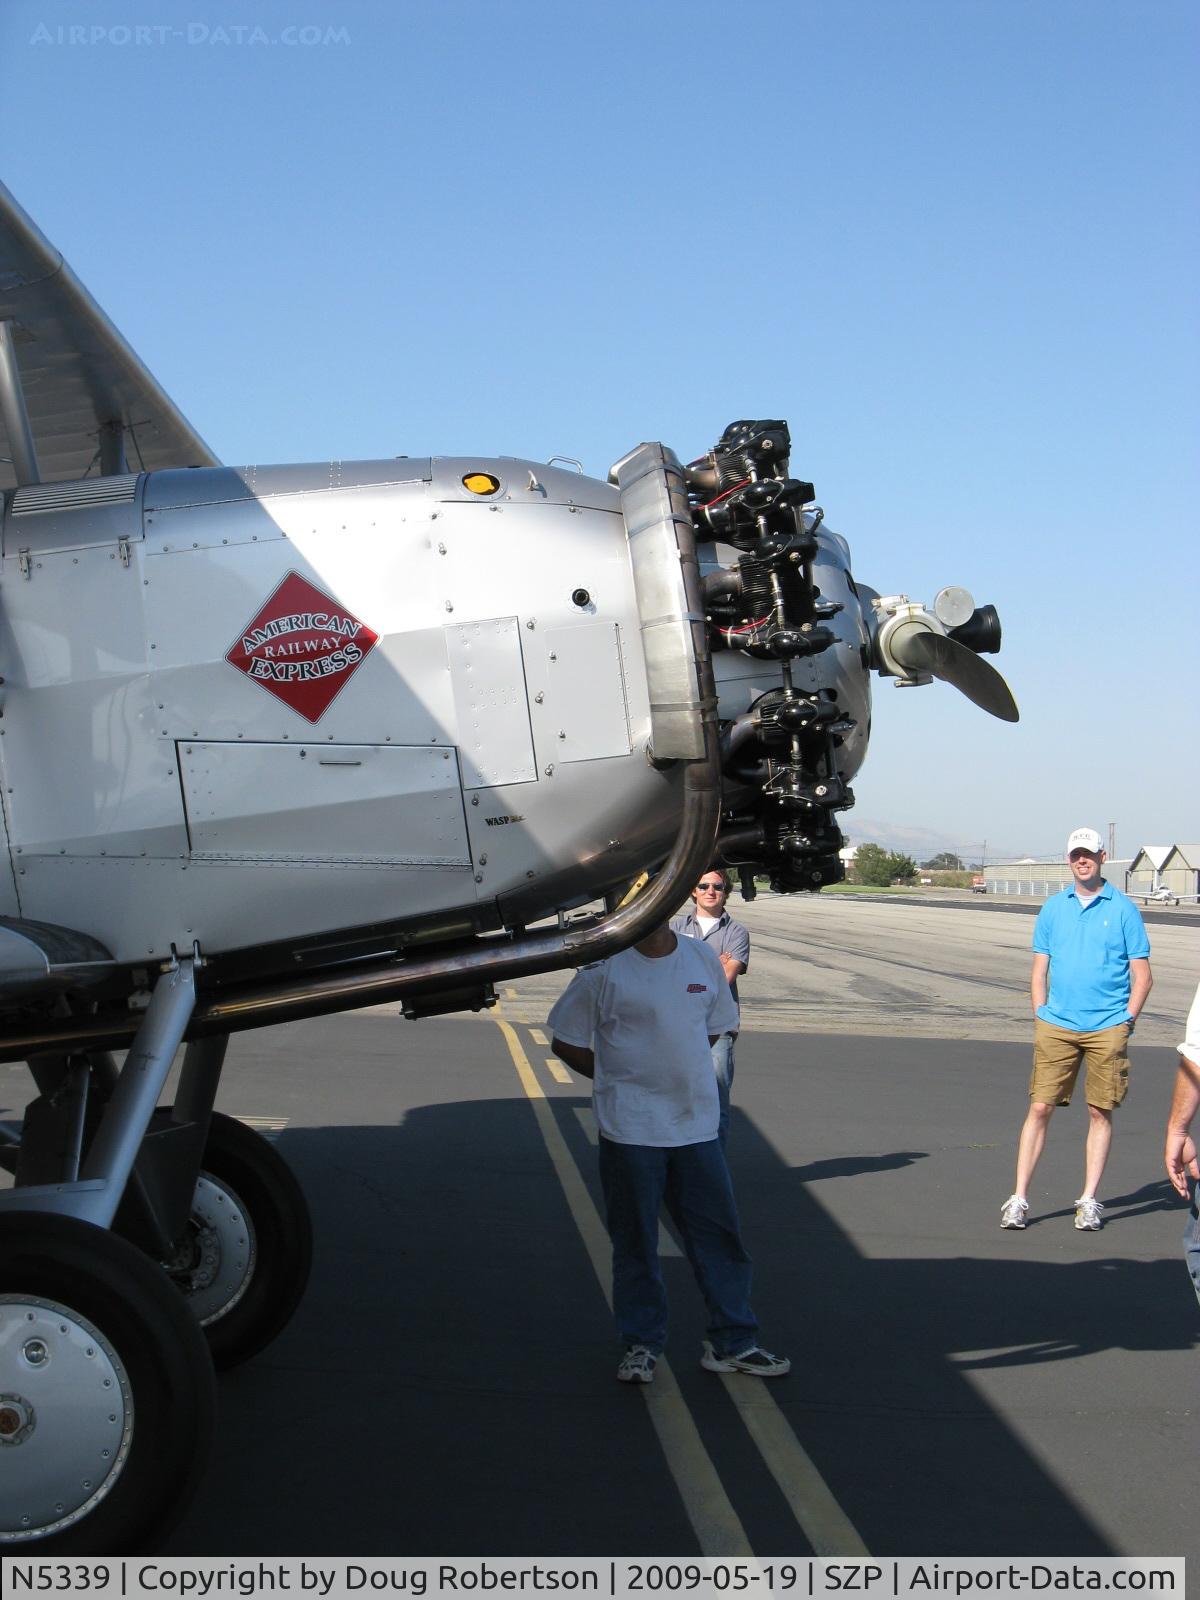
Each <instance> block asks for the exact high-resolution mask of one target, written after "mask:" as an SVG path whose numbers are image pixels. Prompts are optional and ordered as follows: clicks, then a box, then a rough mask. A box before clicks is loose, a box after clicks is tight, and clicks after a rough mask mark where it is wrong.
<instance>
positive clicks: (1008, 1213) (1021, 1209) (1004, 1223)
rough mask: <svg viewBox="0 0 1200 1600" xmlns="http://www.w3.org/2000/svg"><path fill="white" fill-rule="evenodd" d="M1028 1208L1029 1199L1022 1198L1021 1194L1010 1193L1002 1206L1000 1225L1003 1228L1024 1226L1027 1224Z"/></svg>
mask: <svg viewBox="0 0 1200 1600" xmlns="http://www.w3.org/2000/svg"><path fill="white" fill-rule="evenodd" d="M1028 1210H1029V1201H1028V1200H1022V1199H1021V1196H1020V1195H1019V1194H1010V1195H1009V1197H1008V1199H1007V1200H1006V1201H1005V1202H1004V1204H1003V1205H1002V1206H1001V1207H1000V1226H1001V1227H1002V1228H1023V1227H1024V1226H1025V1213H1026V1212H1027V1211H1028Z"/></svg>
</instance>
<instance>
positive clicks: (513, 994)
mask: <svg viewBox="0 0 1200 1600" xmlns="http://www.w3.org/2000/svg"><path fill="white" fill-rule="evenodd" d="M504 998H505V999H506V1000H515V999H516V998H517V991H516V990H515V989H505V991H504Z"/></svg>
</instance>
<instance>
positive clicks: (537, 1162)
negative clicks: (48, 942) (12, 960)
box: [0, 897, 1200, 1557]
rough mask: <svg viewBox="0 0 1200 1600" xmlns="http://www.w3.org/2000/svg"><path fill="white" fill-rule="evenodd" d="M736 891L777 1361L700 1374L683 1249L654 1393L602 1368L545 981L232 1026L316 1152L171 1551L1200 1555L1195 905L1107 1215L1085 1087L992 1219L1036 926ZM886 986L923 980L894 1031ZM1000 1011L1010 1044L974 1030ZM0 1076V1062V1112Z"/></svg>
mask: <svg viewBox="0 0 1200 1600" xmlns="http://www.w3.org/2000/svg"><path fill="white" fill-rule="evenodd" d="M802 908H806V909H802ZM734 909H735V912H736V913H737V914H738V915H742V911H743V908H742V907H741V906H740V905H739V904H735V908H734ZM752 917H753V919H754V922H753V930H754V938H755V946H754V955H753V959H752V965H751V972H750V974H749V976H748V978H747V979H746V980H744V987H745V991H746V993H745V999H744V1013H745V1024H746V1031H745V1032H744V1033H743V1035H742V1037H741V1039H740V1040H739V1043H738V1064H737V1077H736V1081H735V1086H734V1117H733V1125H732V1130H731V1135H730V1146H729V1153H730V1163H731V1167H732V1170H733V1174H734V1179H735V1186H736V1189H737V1193H738V1199H739V1204H740V1207H741V1212H742V1220H743V1228H744V1234H745V1238H746V1242H747V1244H748V1246H749V1248H750V1251H751V1253H752V1255H753V1257H754V1260H755V1273H756V1291H755V1299H756V1307H757V1311H758V1315H759V1318H760V1321H761V1323H762V1328H763V1339H764V1343H766V1344H767V1345H768V1347H769V1348H772V1349H775V1350H778V1351H781V1352H783V1353H785V1354H788V1355H790V1356H791V1358H792V1360H793V1364H794V1365H793V1371H792V1373H791V1375H790V1376H789V1377H787V1378H785V1379H782V1380H778V1381H776V1382H774V1383H771V1384H769V1385H768V1384H764V1383H761V1382H760V1381H758V1380H754V1379H750V1378H742V1377H729V1378H724V1377H718V1376H714V1375H713V1374H710V1373H707V1372H704V1371H702V1370H701V1369H700V1367H699V1363H698V1358H699V1354H700V1340H701V1337H702V1334H703V1308H702V1306H701V1304H700V1301H699V1298H698V1295H697V1294H696V1292H695V1289H694V1287H693V1286H692V1283H691V1280H690V1274H689V1271H688V1269H687V1266H686V1263H685V1262H684V1260H683V1259H682V1257H681V1256H680V1255H679V1254H678V1251H677V1248H676V1247H674V1246H673V1245H671V1244H668V1249H669V1250H670V1251H672V1252H673V1253H670V1254H668V1255H667V1256H666V1258H665V1263H664V1270H665V1273H666V1277H667V1281H668V1285H669V1289H670V1294H671V1301H672V1316H673V1322H672V1330H671V1336H670V1343H669V1347H668V1351H667V1362H666V1363H665V1364H664V1367H663V1368H660V1373H659V1380H658V1381H657V1382H656V1383H655V1384H654V1385H653V1386H652V1387H651V1388H649V1389H646V1390H641V1389H630V1388H627V1387H625V1386H623V1385H619V1384H618V1383H617V1382H616V1381H615V1376H614V1374H615V1366H616V1359H617V1347H616V1343H615V1339H614V1336H613V1333H612V1328H611V1318H610V1313H609V1308H608V1304H607V1300H606V1287H607V1285H606V1278H607V1270H606V1262H605V1259H604V1254H605V1253H604V1240H603V1234H602V1230H600V1229H599V1223H598V1217H597V1215H596V1212H595V1206H596V1204H597V1202H598V1190H597V1186H596V1182H595V1173H594V1164H595V1152H594V1149H593V1147H592V1144H591V1142H590V1137H589V1134H590V1112H589V1111H588V1102H587V1093H586V1087H585V1086H584V1085H582V1084H581V1083H580V1082H578V1081H570V1082H566V1083H563V1082H560V1081H558V1079H557V1078H556V1076H555V1075H554V1074H553V1073H552V1072H551V1070H550V1068H549V1066H548V1065H547V1061H548V1058H549V1051H548V1049H547V1048H546V1045H545V1043H544V1038H545V1035H544V1030H542V1029H541V1023H542V1021H543V1019H544V1015H545V1008H546V1002H547V1000H548V998H549V997H550V996H552V994H553V993H554V992H556V991H557V989H559V988H561V986H562V982H563V979H562V978H561V977H556V978H554V979H545V980H531V981H530V982H529V983H527V984H522V985H521V986H519V987H518V988H517V989H516V990H512V991H509V992H507V993H506V994H505V995H504V996H503V997H502V1003H501V1006H500V1008H499V1013H495V1012H494V1013H491V1014H489V1015H488V1016H485V1017H478V1018H457V1017H456V1018H443V1019H437V1020H431V1021H424V1022H420V1023H406V1022H404V1021H403V1020H401V1019H399V1018H398V1017H396V1016H395V1015H394V1014H393V1013H392V1011H391V1010H390V1009H384V1008H378V1009H375V1010H372V1011H368V1012H361V1013H357V1014H353V1015H347V1016H343V1017H334V1018H324V1019H319V1020H317V1021H313V1022H308V1023H303V1024H297V1025H294V1026H292V1027H288V1028H282V1029H275V1030H269V1031H264V1032H262V1033H252V1034H245V1035H241V1036H239V1037H236V1038H235V1039H234V1040H233V1042H232V1044H231V1049H230V1062H229V1065H228V1067H227V1070H226V1073H225V1077H224V1080H223V1084H222V1093H221V1097H220V1104H221V1106H222V1108H223V1109H224V1110H226V1111H228V1112H231V1113H233V1114H235V1115H239V1116H243V1117H245V1118H247V1119H250V1120H256V1121H257V1122H258V1123H259V1125H260V1126H264V1127H266V1128H267V1129H268V1130H269V1131H270V1135H271V1136H272V1137H274V1138H275V1139H277V1141H278V1148H279V1150H280V1151H281V1153H282V1154H283V1155H285V1157H286V1158H287V1159H288V1160H289V1161H290V1162H291V1164H292V1165H293V1167H294V1169H295V1171H296V1172H297V1174H298V1175H299V1176H300V1178H301V1181H302V1183H303V1185H304V1187H305V1189H306V1192H307V1194H308V1197H309V1201H310V1204H311V1206H312V1209H313V1215H314V1225H315V1231H316V1252H315V1263H314V1272H313V1279H312V1282H311V1285H310V1288H309V1291H308V1294H307V1296H306V1298H305V1300H304V1301H303V1303H302V1304H301V1306H300V1309H299V1311H298V1312H297V1314H296V1316H295V1317H294V1319H293V1321H292V1322H291V1324H290V1325H289V1326H288V1328H287V1329H286V1330H285V1331H284V1333H283V1334H282V1335H281V1336H280V1337H279V1338H278V1339H277V1340H276V1342H275V1343H274V1344H273V1345H272V1346H271V1347H270V1348H268V1349H267V1350H266V1351H265V1352H264V1353H263V1354H261V1355H260V1356H259V1357H258V1358H257V1359H255V1360H254V1361H253V1362H251V1363H249V1364H248V1365H247V1366H245V1367H244V1368H241V1369H239V1370H238V1371H236V1372H233V1373H229V1374H226V1375H224V1376H223V1377H222V1378H221V1380H220V1405H221V1414H220V1419H219V1428H218V1438H217V1445H216V1450H215V1453H214V1457H213V1460H212V1463H211V1466H210V1469H209V1471H208V1474H207V1477H206V1479H205V1481H204V1483H203V1485H202V1488H201V1491H200V1494H199V1496H198V1498H197V1499H196V1501H195V1502H194V1503H193V1506H192V1508H191V1510H190V1512H189V1513H188V1514H187V1516H186V1518H185V1520H184V1521H183V1522H182V1523H181V1524H180V1525H179V1527H178V1528H177V1530H176V1532H175V1533H174V1535H173V1536H172V1538H171V1540H170V1542H169V1543H168V1545H167V1546H166V1548H165V1551H164V1553H166V1554H174V1555H186V1556H260V1555H341V1556H355V1555H379V1556H383V1555H413V1556H422V1555H464V1556H466V1555H482V1554H488V1555H495V1556H503V1555H513V1556H527V1555H530V1556H531V1555H593V1556H604V1555H610V1554H611V1555H689V1554H697V1553H712V1554H739V1553H740V1554H746V1553H754V1554H757V1555H759V1556H762V1557H768V1556H781V1555H803V1554H806V1553H808V1552H809V1551H813V1550H815V1551H817V1552H818V1553H823V1554H853V1553H856V1552H862V1551H864V1550H865V1551H869V1552H870V1553H872V1554H874V1555H884V1556H886V1555H930V1556H936V1557H943V1556H968V1555H977V1556H1066V1557H1069V1556H1081V1557H1082V1556H1098V1555H1130V1556H1153V1555H1160V1556H1178V1555H1185V1556H1187V1555H1190V1556H1193V1557H1197V1556H1200V1548H1198V1546H1200V1541H1198V1540H1197V1537H1196V1533H1195V1527H1196V1518H1195V1509H1194V1507H1195V1480H1194V1465H1195V1439H1196V1367H1195V1347H1196V1342H1197V1336H1198V1334H1200V1308H1198V1307H1197V1304H1196V1299H1195V1296H1194V1294H1193V1292H1192V1289H1191V1286H1190V1284H1189V1281H1188V1278H1187V1275H1186V1271H1185V1269H1184V1266H1183V1263H1182V1259H1181V1256H1180V1251H1179V1237H1180V1233H1181V1230H1182V1227H1183V1222H1184V1218H1185V1214H1186V1213H1185V1209H1184V1207H1183V1206H1182V1204H1181V1203H1180V1202H1178V1201H1177V1200H1176V1199H1175V1198H1173V1197H1172V1196H1171V1194H1170V1192H1169V1189H1168V1185H1167V1183H1166V1179H1165V1176H1164V1174H1163V1171H1162V1165H1161V1141H1162V1127H1163V1122H1164V1118H1165V1112H1166V1104H1167V1100H1168V1097H1169V1088H1170V1080H1171V1077H1172V1075H1173V1071H1174V1060H1175V1057H1174V1051H1173V1049H1172V1048H1171V1047H1170V1045H1171V1043H1172V1042H1173V1040H1174V1039H1175V1038H1177V1037H1178V1036H1179V1025H1180V1023H1181V1022H1182V1016H1183V1014H1184V1012H1186V1002H1187V1001H1189V1000H1190V997H1191V989H1192V987H1194V980H1195V974H1196V971H1197V969H1198V968H1200V959H1198V957H1200V948H1198V946H1200V941H1198V940H1197V936H1196V930H1195V928H1194V927H1192V926H1191V925H1190V924H1189V925H1187V926H1183V925H1180V926H1179V927H1178V928H1174V927H1172V928H1170V929H1167V930H1165V931H1164V932H1161V933H1160V931H1159V930H1157V929H1155V930H1152V937H1153V938H1154V939H1155V956H1154V960H1155V968H1156V973H1158V975H1159V984H1158V987H1157V988H1156V990H1155V995H1154V1005H1153V1007H1152V1010H1153V1011H1154V1013H1155V1017H1156V1018H1157V1019H1158V1020H1157V1021H1155V1022H1154V1023H1153V1025H1152V1026H1147V1028H1146V1029H1145V1030H1143V1029H1141V1028H1139V1035H1138V1039H1139V1042H1138V1043H1137V1044H1135V1047H1134V1051H1133V1077H1132V1083H1133V1087H1132V1089H1131V1092H1130V1096H1129V1100H1128V1101H1127V1103H1126V1105H1125V1107H1123V1108H1122V1110H1121V1111H1120V1112H1119V1114H1118V1121H1117V1133H1116V1138H1115V1140H1114V1145H1113V1154H1112V1159H1111V1162H1110V1165H1109V1169H1108V1173H1107V1175H1106V1181H1105V1185H1104V1190H1103V1198H1104V1200H1105V1203H1106V1206H1107V1219H1108V1220H1107V1223H1106V1226H1105V1228H1104V1230H1103V1231H1102V1232H1100V1233H1096V1234H1088V1233H1078V1232H1076V1231H1075V1229H1074V1228H1073V1226H1072V1202H1073V1200H1074V1197H1075V1195H1076V1194H1077V1193H1078V1190H1079V1186H1080V1182H1081V1174H1082V1145H1083V1132H1084V1123H1085V1112H1084V1108H1083V1106H1082V1104H1081V1103H1078V1101H1077V1103H1076V1104H1075V1105H1073V1106H1071V1107H1070V1108H1068V1109H1066V1110H1063V1111H1060V1112H1059V1113H1058V1114H1057V1115H1056V1117H1055V1119H1054V1121H1053V1124H1052V1126H1051V1130H1050V1137H1049V1141H1048V1146H1047V1151H1046V1155H1045V1157H1044V1160H1043V1163H1042V1166H1041V1168H1040V1169H1039V1172H1038V1175H1037V1181H1036V1185H1035V1189H1034V1192H1033V1195H1032V1200H1033V1205H1032V1211H1031V1220H1030V1226H1029V1227H1028V1228H1027V1229H1026V1230H1025V1231H1024V1232H1022V1233H1008V1232H1002V1231H1001V1230H1000V1228H999V1226H998V1214H999V1207H1000V1203H1001V1201H1002V1200H1003V1199H1004V1198H1005V1197H1006V1195H1007V1194H1008V1193H1009V1191H1010V1189H1011V1187H1012V1164H1013V1158H1014V1150H1015V1139H1016V1133H1017V1128H1018V1125H1019V1122H1020V1119H1021V1117H1022V1115H1023V1113H1024V1106H1025V1103H1026V1101H1025V1095H1026V1080H1027V1074H1028V1063H1029V1045H1028V1032H1029V1029H1028V1021H1027V1009H1026V1010H1022V1007H1023V1006H1024V1007H1027V1001H1026V1000H1025V998H1024V993H1023V985H1024V983H1025V981H1026V980H1027V974H1028V955H1027V939H1028V931H1029V929H1028V925H1027V924H1025V922H1024V919H1019V918H1014V917H995V916H989V915H988V914H987V913H986V912H983V911H980V910H972V909H971V908H969V907H968V908H964V909H963V910H961V911H960V912H958V913H957V914H955V915H947V914H945V913H944V912H942V911H940V910H939V911H938V912H937V913H933V914H931V915H930V918H929V919H928V920H930V921H931V922H933V923H936V928H934V929H932V930H931V929H930V928H929V927H927V926H925V924H924V921H923V919H922V914H921V912H920V910H919V908H907V907H900V906H896V905H888V904H886V903H881V904H879V905H875V906H864V905H862V904H858V905H854V906H846V905H844V903H842V902H839V901H837V900H836V899H834V898H833V897H830V898H828V899H824V900H819V901H812V900H809V901H805V902H799V903H798V902H793V901H787V902H780V901H769V900H760V901H758V902H755V904H754V905H753V906H751V907H747V908H745V916H744V920H746V921H748V922H749V921H751V918H752ZM1012 927H1019V928H1020V932H1021V939H1020V940H1019V941H1015V942H1011V943H1010V942H1009V940H1008V936H1007V935H1006V934H1004V933H1002V932H1001V930H1004V929H1009V928H1012ZM937 929H940V930H941V932H940V933H939V932H938V931H937ZM989 929H991V930H993V932H992V933H990V934H989V932H988V930H989ZM772 945H773V946H774V947H775V949H774V950H773V951H771V950H769V948H768V947H769V946H772ZM1018 945H1019V946H1020V947H1019V948H1018ZM817 963H821V964H820V965H818V964H817ZM899 963H904V964H903V965H900V964H899ZM922 974H924V976H922ZM939 974H941V976H939ZM785 981H786V986H785ZM831 993H832V994H835V995H839V996H841V999H840V1000H839V1001H838V1002H837V1004H836V1005H835V1004H834V1002H833V1001H832V1000H831V999H830V995H831ZM939 993H943V994H944V997H945V998H944V1001H943V1005H942V1008H941V1010H940V1012H939V1010H938V1007H937V996H938V994H939ZM898 996H905V997H908V998H910V999H912V997H913V996H917V997H919V998H920V999H921V1006H915V1002H914V1007H910V1010H909V1011H908V1012H905V1013H904V1016H905V1018H906V1019H907V1020H904V1021H903V1022H902V1023H897V1022H896V1020H895V1019H896V1017H897V1015H898V1013H899V1010H900V1008H899V1004H898V999H897V997H898ZM1009 1011H1011V1013H1012V1024H1011V1025H1012V1034H1013V1037H1012V1038H991V1037H987V1036H986V1035H987V1034H988V1032H993V1033H994V1032H1000V1031H1002V1029H1001V1020H1004V1019H1006V1018H1007V1014H1008V1012H1009ZM972 1017H974V1019H975V1021H976V1022H977V1023H978V1025H979V1026H978V1027H977V1029H976V1031H975V1032H974V1034H972V1033H971V1023H972ZM889 1018H890V1019H892V1031H891V1032H890V1033H889V1032H887V1031H886V1028H885V1024H886V1023H887V1021H888V1019H889ZM914 1018H915V1019H916V1020H915V1021H914ZM997 1019H1001V1020H997ZM814 1022H815V1026H814ZM1004 1026H1005V1027H1007V1026H1008V1022H1007V1021H1006V1020H1004ZM856 1029H857V1031H856ZM1160 1035H1162V1037H1160ZM20 1073H21V1069H19V1068H0V1115H11V1114H12V1110H13V1108H15V1107H18V1106H19V1105H20V1103H21V1101H22V1098H23V1094H24V1088H23V1084H22V1080H21V1076H20Z"/></svg>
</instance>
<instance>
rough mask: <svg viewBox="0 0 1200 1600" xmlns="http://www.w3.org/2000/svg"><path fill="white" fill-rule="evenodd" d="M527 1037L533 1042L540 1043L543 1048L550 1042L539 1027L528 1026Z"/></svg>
mask: <svg viewBox="0 0 1200 1600" xmlns="http://www.w3.org/2000/svg"><path fill="white" fill-rule="evenodd" d="M529 1037H530V1038H531V1039H532V1040H533V1042H534V1044H540V1045H541V1047H542V1049H543V1050H544V1049H545V1048H546V1046H547V1045H548V1044H549V1043H550V1041H549V1039H547V1037H546V1035H545V1034H544V1033H543V1032H542V1030H541V1029H540V1028H530V1030H529Z"/></svg>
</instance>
